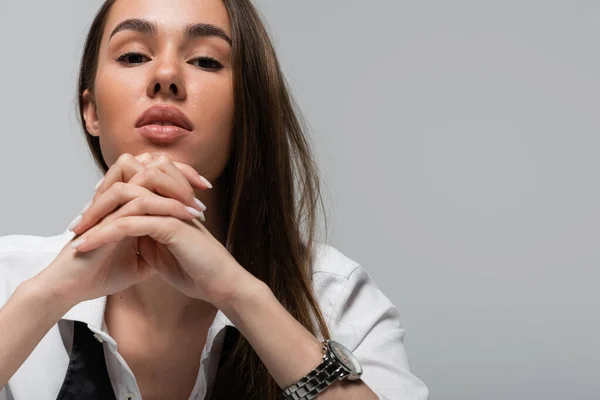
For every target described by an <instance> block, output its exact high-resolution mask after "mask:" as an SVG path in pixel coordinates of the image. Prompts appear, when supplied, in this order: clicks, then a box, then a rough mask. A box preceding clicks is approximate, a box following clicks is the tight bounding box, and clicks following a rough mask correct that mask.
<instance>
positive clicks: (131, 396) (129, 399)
mask: <svg viewBox="0 0 600 400" xmlns="http://www.w3.org/2000/svg"><path fill="white" fill-rule="evenodd" d="M125 400H135V394H133V393H129V394H128V395H127V396H125Z"/></svg>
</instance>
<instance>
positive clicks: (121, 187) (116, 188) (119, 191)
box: [111, 182, 127, 194]
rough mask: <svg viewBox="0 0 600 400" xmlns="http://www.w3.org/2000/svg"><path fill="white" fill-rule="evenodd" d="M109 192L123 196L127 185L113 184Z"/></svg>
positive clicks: (123, 183)
mask: <svg viewBox="0 0 600 400" xmlns="http://www.w3.org/2000/svg"><path fill="white" fill-rule="evenodd" d="M111 190H114V191H115V192H116V193H117V194H123V193H125V190H127V184H126V183H125V182H115V183H114V184H113V185H112V187H111Z"/></svg>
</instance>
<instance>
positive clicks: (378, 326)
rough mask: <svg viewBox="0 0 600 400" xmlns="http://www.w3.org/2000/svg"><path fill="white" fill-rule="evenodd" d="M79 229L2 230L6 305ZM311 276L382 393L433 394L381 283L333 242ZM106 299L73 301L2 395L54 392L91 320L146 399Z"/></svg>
mask: <svg viewBox="0 0 600 400" xmlns="http://www.w3.org/2000/svg"><path fill="white" fill-rule="evenodd" d="M74 235H75V234H74V233H73V232H71V231H69V230H65V231H64V232H63V233H61V234H58V235H55V236H48V237H40V236H29V235H9V236H2V237H0V307H2V306H4V304H6V302H7V300H8V299H9V298H10V296H11V294H12V293H13V292H14V290H15V289H16V288H17V286H18V285H19V284H20V283H21V282H23V281H25V280H27V279H29V278H31V277H33V276H35V275H37V274H38V273H39V272H40V271H41V270H43V269H44V268H46V267H47V266H48V265H49V264H50V262H51V261H52V260H53V259H54V258H55V257H56V256H57V255H58V253H59V252H60V250H61V249H62V248H63V247H64V246H65V245H66V244H67V243H68V242H69V241H70V240H71V239H72V238H73V237H74ZM312 279H313V286H314V288H315V293H316V295H317V300H318V302H319V305H320V306H321V309H322V311H323V315H324V316H325V318H326V322H327V324H328V327H329V328H330V331H331V336H332V339H334V340H336V341H338V342H340V343H341V344H343V345H344V346H345V347H347V348H348V349H350V350H351V351H352V352H353V353H354V355H355V356H356V357H357V359H358V361H359V363H360V364H361V366H362V368H363V375H362V377H361V379H362V380H363V382H365V383H366V384H367V385H368V386H369V387H370V388H371V389H372V390H373V391H374V392H376V393H377V395H378V396H379V398H380V399H381V400H424V399H428V397H429V392H428V389H427V387H426V386H425V385H424V384H423V382H421V381H420V380H419V379H418V378H416V377H415V376H414V375H412V374H411V373H410V371H409V364H408V360H407V355H406V351H405V348H404V342H403V340H404V329H403V328H402V327H401V324H400V316H399V312H398V309H397V308H396V307H395V306H394V305H393V304H392V302H391V301H390V300H389V299H388V298H387V297H386V296H385V295H384V294H383V293H382V292H381V290H380V289H378V287H377V286H376V285H375V283H374V282H373V280H372V278H371V277H370V275H369V274H368V273H367V271H366V270H365V268H363V267H362V266H360V265H359V264H357V263H356V262H355V261H353V260H351V259H349V258H348V257H346V256H345V255H344V254H342V253H341V252H339V251H338V250H337V249H335V248H334V247H332V246H330V245H326V244H323V243H320V242H319V243H318V246H317V257H316V258H315V263H314V265H313V272H312ZM105 306H106V296H104V297H100V298H97V299H94V300H89V301H84V302H81V303H79V304H77V305H76V306H74V307H73V308H71V309H70V310H69V311H68V312H67V313H66V314H65V315H64V316H63V317H62V319H61V320H60V321H59V322H58V323H57V324H55V325H54V326H53V327H52V328H51V329H50V331H49V332H48V333H47V334H46V335H45V336H44V337H43V338H42V340H41V341H40V343H39V344H38V345H37V346H36V347H35V349H34V350H33V351H32V353H31V354H30V355H29V357H28V358H27V359H26V360H25V362H24V363H23V364H22V365H21V367H20V368H19V369H18V370H17V371H16V372H15V374H14V375H13V376H12V377H11V379H10V380H9V382H8V385H7V386H5V387H3V388H2V389H0V400H34V399H35V400H55V399H56V397H57V395H58V392H59V390H60V388H61V386H62V384H63V381H64V378H65V374H66V372H67V367H68V365H69V356H70V352H71V346H72V343H73V321H81V322H84V323H86V324H87V326H88V327H89V329H90V330H92V331H93V332H94V333H95V337H96V339H97V340H98V341H100V342H101V343H103V348H104V356H105V361H106V366H107V370H108V374H109V377H110V381H111V384H112V386H113V389H114V392H115V395H116V397H117V399H119V400H131V399H135V400H139V399H141V395H140V390H139V388H138V386H137V383H136V379H135V376H134V375H133V373H132V371H131V369H130V368H129V366H128V365H127V362H125V360H124V359H123V357H122V356H121V355H120V354H119V352H118V350H117V349H118V346H117V342H116V341H115V340H114V339H113V338H112V337H111V336H110V334H109V332H108V330H107V328H106V323H105V322H104V310H105ZM226 325H233V323H232V322H231V321H230V320H229V319H228V318H227V317H226V316H225V315H224V314H223V313H222V312H221V311H219V312H217V315H216V316H215V319H214V321H213V323H212V325H211V327H210V328H209V330H208V336H207V339H206V343H205V346H204V349H203V351H202V355H201V362H200V368H199V370H198V375H197V378H196V383H195V385H194V389H193V390H192V393H191V395H190V400H201V399H204V396H205V395H206V392H207V387H210V385H211V383H212V382H213V379H214V375H215V373H216V368H217V363H218V360H219V356H220V350H221V346H222V344H223V336H224V332H225V326H226ZM319 339H322V337H321V336H319ZM307 372H308V371H307Z"/></svg>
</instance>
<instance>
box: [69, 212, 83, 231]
mask: <svg viewBox="0 0 600 400" xmlns="http://www.w3.org/2000/svg"><path fill="white" fill-rule="evenodd" d="M81 218H82V216H81V215H79V216H78V217H77V218H75V219H74V220H73V222H71V223H70V224H69V230H70V231H73V229H75V228H77V226H78V225H79V223H80V222H81Z"/></svg>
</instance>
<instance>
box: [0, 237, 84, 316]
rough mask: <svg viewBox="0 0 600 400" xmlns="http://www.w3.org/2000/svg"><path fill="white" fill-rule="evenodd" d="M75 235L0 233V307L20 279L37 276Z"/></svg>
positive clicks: (20, 281)
mask: <svg viewBox="0 0 600 400" xmlns="http://www.w3.org/2000/svg"><path fill="white" fill-rule="evenodd" d="M74 235H75V234H74V233H73V232H71V231H68V230H65V231H64V232H62V233H60V234H57V235H52V236H34V235H6V236H0V307H1V306H2V305H3V304H4V303H5V302H6V301H7V300H8V298H9V297H10V296H11V294H12V293H13V292H14V290H15V289H16V288H17V287H18V286H19V284H21V283H22V282H23V281H25V280H27V279H29V278H31V277H33V276H35V275H37V274H38V273H39V272H40V271H41V270H43V269H44V268H45V267H47V266H48V264H49V263H50V262H51V261H52V260H53V259H54V258H55V257H56V255H58V253H60V251H61V249H62V248H63V247H64V245H65V244H66V243H68V242H69V240H71V239H72V238H73V236H74Z"/></svg>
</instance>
